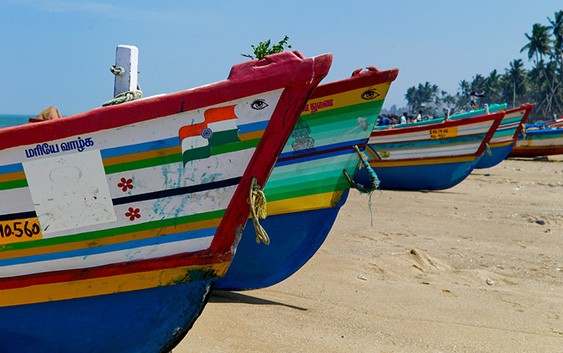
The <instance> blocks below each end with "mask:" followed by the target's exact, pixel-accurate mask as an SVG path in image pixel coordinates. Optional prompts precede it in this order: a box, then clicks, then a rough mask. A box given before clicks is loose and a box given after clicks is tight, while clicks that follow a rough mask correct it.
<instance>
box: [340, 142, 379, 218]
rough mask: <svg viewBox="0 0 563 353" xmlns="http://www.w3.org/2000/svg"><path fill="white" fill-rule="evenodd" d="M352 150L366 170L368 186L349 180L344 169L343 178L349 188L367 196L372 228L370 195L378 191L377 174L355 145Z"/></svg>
mask: <svg viewBox="0 0 563 353" xmlns="http://www.w3.org/2000/svg"><path fill="white" fill-rule="evenodd" d="M354 149H355V150H356V153H357V154H358V156H359V157H360V161H361V162H362V166H363V167H364V168H365V169H366V172H367V173H368V176H369V181H370V185H369V186H368V187H366V186H364V185H362V184H360V183H356V182H355V181H354V180H352V178H350V175H348V171H346V169H344V170H343V171H342V172H343V173H344V176H345V177H346V179H347V180H348V182H349V183H350V186H351V187H353V188H354V189H356V190H358V191H359V192H360V193H362V194H368V209H369V213H370V215H371V225H372V226H373V209H372V208H371V195H372V194H373V192H374V191H375V190H378V189H379V184H380V181H379V178H378V177H377V174H376V173H375V170H373V168H372V167H371V166H370V165H369V161H368V160H367V158H366V157H365V156H364V154H363V153H362V152H361V151H360V149H359V148H358V146H357V145H354Z"/></svg>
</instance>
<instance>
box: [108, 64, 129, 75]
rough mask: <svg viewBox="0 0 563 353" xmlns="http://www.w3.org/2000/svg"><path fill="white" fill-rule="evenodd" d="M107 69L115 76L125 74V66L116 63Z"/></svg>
mask: <svg viewBox="0 0 563 353" xmlns="http://www.w3.org/2000/svg"><path fill="white" fill-rule="evenodd" d="M109 71H111V73H112V74H114V75H115V76H123V75H124V74H125V68H123V67H121V66H116V65H111V66H110V68H109Z"/></svg>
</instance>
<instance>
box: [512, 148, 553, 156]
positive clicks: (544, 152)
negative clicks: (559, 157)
mask: <svg viewBox="0 0 563 353" xmlns="http://www.w3.org/2000/svg"><path fill="white" fill-rule="evenodd" d="M556 154H563V147H553V146H545V147H531V148H526V147H516V146H515V147H513V148H512V151H510V154H509V155H508V157H541V156H552V155H556Z"/></svg>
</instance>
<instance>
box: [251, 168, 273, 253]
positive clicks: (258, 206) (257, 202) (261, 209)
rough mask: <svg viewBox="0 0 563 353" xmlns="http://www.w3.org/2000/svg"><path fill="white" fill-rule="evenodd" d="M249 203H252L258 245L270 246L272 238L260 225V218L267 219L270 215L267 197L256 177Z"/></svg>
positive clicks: (252, 215)
mask: <svg viewBox="0 0 563 353" xmlns="http://www.w3.org/2000/svg"><path fill="white" fill-rule="evenodd" d="M248 202H249V203H250V218H252V223H253V224H254V230H255V231H256V243H257V244H259V243H260V242H262V243H264V244H266V245H269V244H270V237H269V236H268V233H266V230H265V229H264V228H263V227H262V225H261V224H260V218H262V219H265V218H266V216H267V215H268V212H267V209H266V195H265V194H264V191H262V187H261V186H260V185H259V184H258V179H257V178H256V177H253V178H252V181H251V184H250V193H249V197H248Z"/></svg>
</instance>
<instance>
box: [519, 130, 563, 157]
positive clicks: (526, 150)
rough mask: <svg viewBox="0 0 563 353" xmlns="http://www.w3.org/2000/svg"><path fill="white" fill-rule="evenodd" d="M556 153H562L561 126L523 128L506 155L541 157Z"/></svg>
mask: <svg viewBox="0 0 563 353" xmlns="http://www.w3.org/2000/svg"><path fill="white" fill-rule="evenodd" d="M556 154H563V127H559V128H555V129H549V128H545V129H525V130H523V131H522V132H521V133H520V135H519V136H518V139H517V140H516V144H515V145H514V147H513V148H512V151H510V154H509V155H508V156H509V157H542V156H552V155H556Z"/></svg>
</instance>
